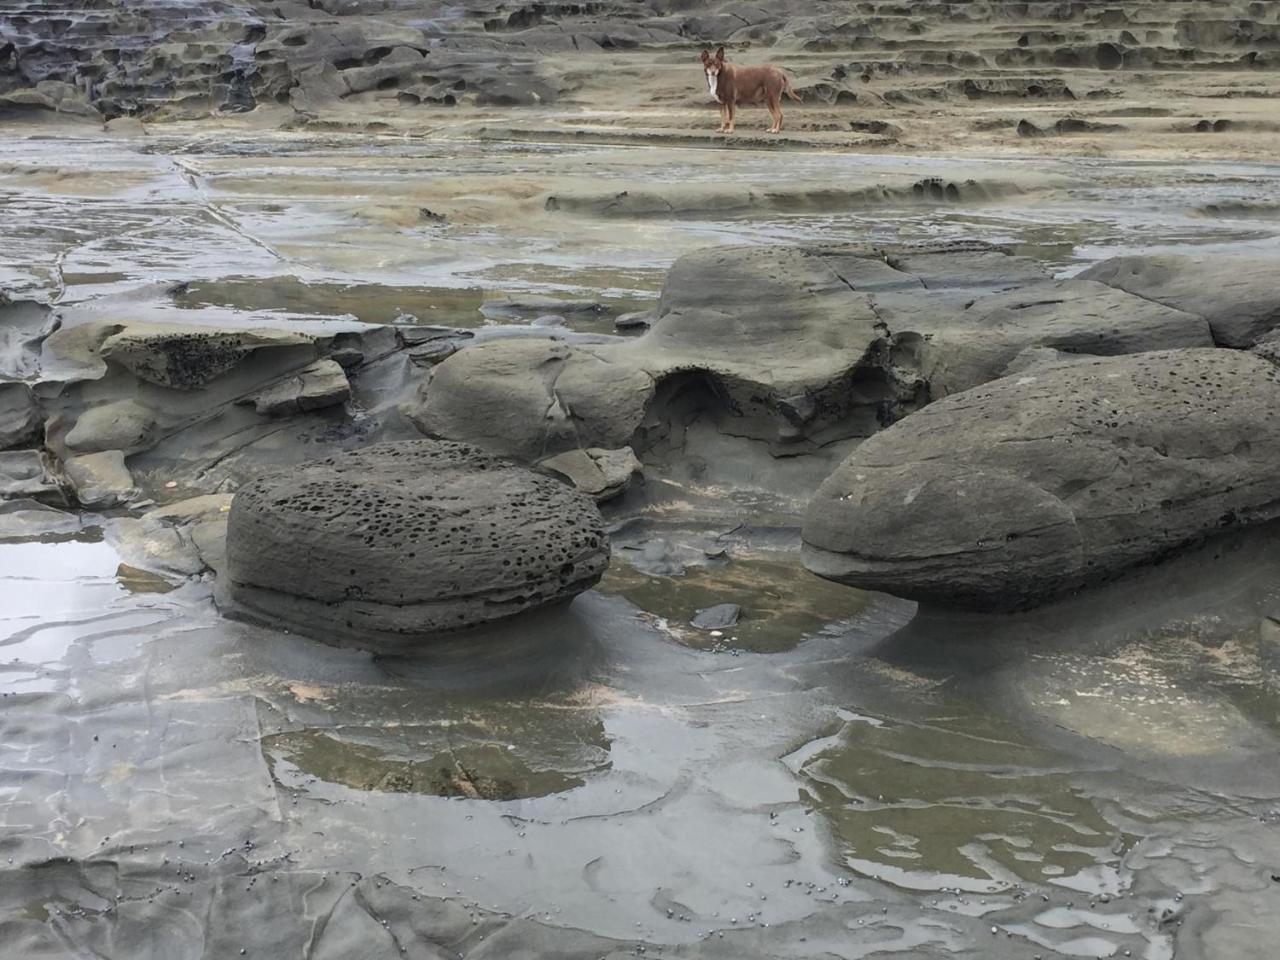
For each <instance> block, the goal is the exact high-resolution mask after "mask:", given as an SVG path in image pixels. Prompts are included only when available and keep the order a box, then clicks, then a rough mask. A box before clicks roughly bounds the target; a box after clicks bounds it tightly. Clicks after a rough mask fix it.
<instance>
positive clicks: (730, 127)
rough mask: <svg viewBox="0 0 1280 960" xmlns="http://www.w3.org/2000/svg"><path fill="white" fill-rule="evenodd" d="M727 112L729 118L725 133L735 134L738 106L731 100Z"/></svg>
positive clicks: (727, 105) (726, 107)
mask: <svg viewBox="0 0 1280 960" xmlns="http://www.w3.org/2000/svg"><path fill="white" fill-rule="evenodd" d="M725 112H726V114H727V116H728V122H727V123H726V124H725V128H724V132H725V133H733V123H734V119H735V117H736V115H737V112H738V105H737V104H736V103H734V102H733V101H732V100H730V101H729V102H728V103H726V104H725Z"/></svg>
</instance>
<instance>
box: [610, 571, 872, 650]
mask: <svg viewBox="0 0 1280 960" xmlns="http://www.w3.org/2000/svg"><path fill="white" fill-rule="evenodd" d="M596 589H597V590H599V591H600V592H601V593H608V594H616V595H618V596H622V597H626V598H627V599H628V600H630V601H631V602H632V603H634V604H635V605H636V606H637V607H639V608H640V609H641V610H642V611H644V612H645V613H647V614H650V615H652V616H654V617H658V618H660V619H662V620H663V621H665V629H666V630H667V632H668V633H669V634H670V635H671V636H672V637H673V638H674V639H675V640H677V641H678V642H679V643H682V644H684V645H685V646H689V647H693V648H695V649H699V650H712V649H715V650H730V651H731V650H735V649H736V650H748V651H751V652H754V653H775V652H777V651H781V650H790V649H792V648H793V647H795V646H796V644H798V643H800V642H801V641H803V640H804V639H805V638H807V637H810V636H813V635H814V634H816V633H818V632H819V631H822V630H826V629H829V628H832V627H833V626H834V625H837V624H839V623H842V622H846V621H849V620H851V619H852V618H854V617H856V616H857V615H858V614H859V613H861V612H862V611H863V609H865V607H866V606H867V603H868V602H869V598H870V595H869V594H866V593H863V592H862V591H860V590H853V589H850V588H849V587H844V586H840V585H839V584H834V583H831V582H830V581H828V580H821V579H819V578H818V577H815V576H813V575H812V574H810V573H809V572H808V571H807V570H805V569H804V567H802V566H801V565H800V564H799V563H798V562H788V561H784V560H766V559H760V558H746V557H734V558H733V559H732V560H729V561H725V562H719V563H714V562H713V563H709V564H707V565H705V566H691V567H689V568H688V569H687V570H686V571H685V572H684V573H683V574H682V575H680V576H678V577H659V576H650V575H648V574H645V573H641V572H640V571H639V570H637V569H636V568H635V567H633V566H632V565H630V564H629V563H627V562H626V557H625V554H622V555H615V557H614V560H613V562H612V563H611V564H610V565H609V569H608V572H606V573H605V576H604V579H603V580H601V581H600V584H599V585H598V586H597V587H596ZM720 603H736V604H737V605H738V606H740V607H741V608H742V615H741V617H740V619H739V620H738V623H737V625H736V626H733V627H727V628H725V629H723V630H721V631H720V633H721V634H722V636H719V637H714V636H712V635H711V631H710V630H698V629H696V628H694V627H692V626H690V624H689V621H690V620H691V619H692V618H693V616H694V615H695V614H696V613H697V612H698V611H699V610H702V609H705V608H707V607H712V606H715V605H716V604H720Z"/></svg>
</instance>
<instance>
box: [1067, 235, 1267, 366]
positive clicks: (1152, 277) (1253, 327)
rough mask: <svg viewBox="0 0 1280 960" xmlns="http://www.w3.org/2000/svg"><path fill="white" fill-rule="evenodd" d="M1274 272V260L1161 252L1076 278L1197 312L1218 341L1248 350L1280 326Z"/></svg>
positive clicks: (1099, 266) (1105, 264)
mask: <svg viewBox="0 0 1280 960" xmlns="http://www.w3.org/2000/svg"><path fill="white" fill-rule="evenodd" d="M1277 269H1280V260H1278V259H1277V258H1275V257H1224V256H1223V255H1222V254H1217V253H1214V254H1204V255H1195V256H1190V255H1181V254H1160V255H1154V256H1133V257H1113V258H1112V259H1110V260H1104V261H1102V262H1101V263H1096V264H1094V265H1093V266H1092V267H1090V268H1089V269H1087V270H1085V271H1084V272H1083V273H1081V274H1080V275H1079V276H1080V277H1081V278H1082V279H1085V280H1097V281H1098V282H1100V283H1105V284H1107V285H1108V286H1112V287H1117V288H1119V289H1121V290H1126V291H1128V292H1129V293H1132V294H1136V295H1137V296H1139V297H1144V298H1146V299H1147V300H1154V301H1156V302H1157V303H1163V304H1165V305H1166V306H1170V307H1175V308H1177V309H1178V310H1185V311H1187V312H1188V313H1195V314H1198V315H1200V316H1202V317H1204V318H1205V319H1206V320H1208V321H1209V326H1210V328H1212V330H1213V339H1214V340H1215V341H1216V342H1217V343H1219V344H1221V345H1222V346H1226V347H1251V346H1253V344H1254V343H1256V342H1257V341H1258V340H1259V339H1260V338H1261V337H1262V336H1263V335H1264V334H1267V333H1269V332H1270V331H1272V330H1273V329H1275V328H1276V327H1278V326H1280V285H1278V284H1277V283H1276V279H1275V278H1276V272H1277Z"/></svg>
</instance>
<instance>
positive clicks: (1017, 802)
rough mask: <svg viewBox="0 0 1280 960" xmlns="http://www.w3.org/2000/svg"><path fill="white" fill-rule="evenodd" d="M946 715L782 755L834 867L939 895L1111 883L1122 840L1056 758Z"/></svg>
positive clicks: (860, 726)
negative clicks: (831, 836)
mask: <svg viewBox="0 0 1280 960" xmlns="http://www.w3.org/2000/svg"><path fill="white" fill-rule="evenodd" d="M947 707H950V708H953V709H954V713H953V711H952V710H948V711H947V714H948V715H944V716H941V717H937V718H933V719H929V720H927V721H924V722H920V723H910V722H901V721H897V720H891V719H888V718H874V720H875V722H867V718H866V717H858V718H857V719H855V720H851V721H849V722H847V723H846V724H845V726H844V728H843V730H842V731H841V732H840V733H838V734H836V735H835V736H833V737H831V738H829V740H828V741H826V742H824V743H821V744H819V745H817V747H816V749H814V748H813V747H812V745H811V750H806V751H804V752H802V753H801V754H800V755H793V757H792V761H793V763H794V765H795V767H796V769H797V772H798V773H799V774H800V775H801V776H803V777H804V778H806V780H807V781H808V785H807V787H806V789H807V790H808V791H809V792H810V794H811V796H812V798H813V802H814V804H815V806H816V807H817V809H818V810H819V811H820V812H821V813H822V815H823V816H824V817H825V818H826V819H827V821H828V822H829V823H830V825H831V828H832V830H833V831H834V833H835V835H836V837H837V838H838V840H839V843H840V844H841V846H842V851H843V861H844V863H846V864H847V865H848V866H849V867H850V868H852V869H853V870H855V871H857V872H858V873H859V874H861V875H863V876H867V877H873V878H876V879H879V880H883V881H885V882H887V883H891V884H893V885H895V886H899V887H902V888H904V889H908V890H918V891H936V892H939V893H942V892H946V891H948V890H957V889H958V890H961V891H964V892H966V893H971V894H977V893H997V892H1001V891H1007V890H1009V889H1011V888H1012V887H1014V886H1016V885H1018V884H1021V883H1032V884H1044V883H1057V882H1061V881H1062V880H1064V879H1067V878H1071V877H1075V876H1078V875H1080V874H1081V873H1082V872H1085V871H1094V870H1101V871H1103V872H1105V873H1108V874H1111V875H1113V876H1115V875H1116V871H1117V868H1118V866H1119V862H1120V854H1121V853H1122V852H1123V850H1124V848H1125V846H1126V845H1128V844H1129V843H1131V840H1130V839H1129V838H1125V837H1123V836H1121V835H1120V834H1119V833H1118V832H1117V831H1116V830H1115V829H1114V828H1113V827H1111V826H1110V825H1109V824H1108V823H1107V822H1106V820H1104V818H1103V817H1102V816H1101V815H1100V814H1099V813H1098V811H1097V810H1096V809H1095V807H1094V805H1093V804H1092V802H1091V801H1090V800H1089V799H1088V798H1086V797H1085V796H1084V795H1083V794H1082V793H1081V791H1080V790H1079V789H1078V788H1076V787H1074V786H1073V785H1072V779H1073V776H1072V775H1073V773H1074V772H1075V771H1073V770H1072V769H1071V768H1070V766H1067V765H1064V761H1063V758H1059V757H1055V756H1053V755H1051V754H1049V753H1047V752H1045V751H1044V750H1043V749H1042V748H1037V747H1034V746H1032V745H1030V744H1028V743H1027V742H1025V741H1024V740H1023V739H1022V738H1021V736H1020V735H1019V733H1018V731H1017V730H1016V729H1015V728H1013V727H1011V726H1009V725H1007V724H1004V723H1001V722H998V721H994V720H991V719H989V718H986V717H983V716H982V715H980V714H977V713H976V712H974V711H973V710H972V709H971V708H966V707H965V706H964V705H962V704H958V703H956V704H952V703H948V704H947ZM1115 882H1117V881H1113V882H1112V883H1113V885H1114V883H1115ZM1111 892H1116V891H1111Z"/></svg>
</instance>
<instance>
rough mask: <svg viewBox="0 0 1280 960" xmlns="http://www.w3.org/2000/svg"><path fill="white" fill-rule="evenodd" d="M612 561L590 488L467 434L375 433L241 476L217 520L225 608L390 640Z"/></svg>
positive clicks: (547, 588) (524, 603) (506, 606)
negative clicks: (385, 439) (399, 437)
mask: <svg viewBox="0 0 1280 960" xmlns="http://www.w3.org/2000/svg"><path fill="white" fill-rule="evenodd" d="M608 563H609V544H608V540H607V538H606V537H605V533H604V524H603V522H602V520H601V518H600V514H599V512H598V511H597V509H596V506H595V503H594V502H593V501H592V500H591V498H590V497H588V496H586V495H585V494H582V493H579V492H578V491H576V490H574V489H573V488H571V487H569V486H567V485H566V484H564V483H562V482H560V481H559V480H556V479H554V478H551V477H547V476H544V475H541V474H537V473H534V472H533V471H531V470H528V469H526V468H524V467H521V466H518V465H516V464H514V463H511V462H510V461H507V460H504V459H502V458H500V457H495V456H492V455H490V454H488V453H485V452H484V451H482V450H480V449H479V448H478V447H474V446H472V445H470V444H465V443H453V442H448V441H437V440H418V441H409V442H404V443H382V444H375V445H373V446H370V447H366V448H364V449H361V450H356V451H353V452H351V453H346V454H341V455H339V456H336V457H331V458H329V459H326V460H317V461H313V462H311V463H306V464H302V465H301V466H297V467H293V468H290V469H289V470H287V471H280V472H276V473H271V474H266V475H263V476H260V477H258V478H256V479H253V480H251V481H249V482H248V483H246V484H245V485H244V486H243V487H241V488H240V490H239V491H238V492H237V493H236V495H235V499H234V500H233V501H232V505H231V513H230V517H229V518H228V529H227V570H226V575H227V578H228V581H229V583H228V590H229V594H230V598H231V600H232V601H233V604H234V609H235V610H236V611H238V612H241V613H245V614H248V615H250V616H253V617H254V618H256V619H265V620H267V621H268V622H272V623H276V624H279V625H281V626H288V627H293V628H297V629H299V630H301V631H302V632H304V633H307V634H310V635H312V636H315V637H317V638H318V639H322V640H326V641H329V642H333V643H340V644H344V645H353V646H361V647H367V648H370V649H382V650H387V649H390V650H400V649H405V648H407V647H410V646H412V645H413V642H414V641H415V640H421V639H423V638H426V637H429V636H430V635H433V634H439V633H446V632H451V631H455V630H461V629H466V628H468V627H474V626H478V625H480V624H484V623H490V622H492V621H495V620H501V619H503V618H506V617H510V616H513V615H515V614H518V613H521V612H524V611H526V610H531V609H534V608H536V607H542V606H546V605H548V604H554V603H559V602H564V601H568V600H570V599H572V598H573V597H574V596H576V595H577V594H578V593H581V592H582V591H583V590H586V589H588V588H589V587H591V586H593V585H594V584H595V583H596V582H597V581H598V580H599V579H600V577H601V575H602V574H603V573H604V570H605V568H606V567H607V566H608Z"/></svg>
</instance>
